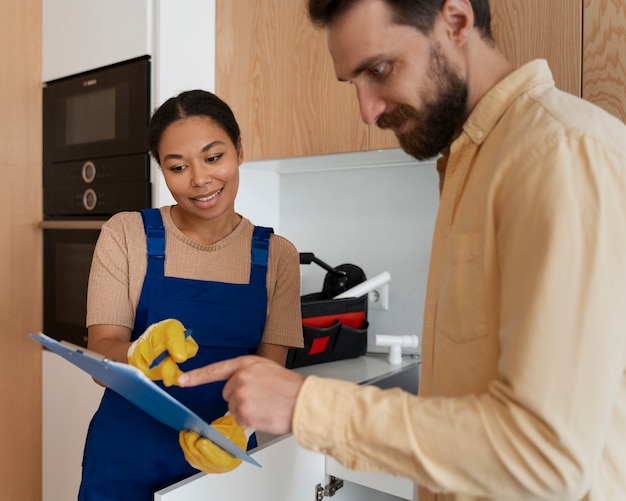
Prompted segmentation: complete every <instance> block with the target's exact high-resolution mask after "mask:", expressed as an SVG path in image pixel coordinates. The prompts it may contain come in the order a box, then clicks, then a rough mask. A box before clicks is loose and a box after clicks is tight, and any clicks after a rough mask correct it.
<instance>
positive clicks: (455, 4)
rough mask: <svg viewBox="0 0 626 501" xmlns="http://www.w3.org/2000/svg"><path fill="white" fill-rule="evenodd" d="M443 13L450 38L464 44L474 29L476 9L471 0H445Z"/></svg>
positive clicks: (454, 41)
mask: <svg viewBox="0 0 626 501" xmlns="http://www.w3.org/2000/svg"><path fill="white" fill-rule="evenodd" d="M441 15H442V17H443V20H444V22H445V25H446V30H447V33H448V36H449V37H450V40H452V41H453V43H454V44H455V45H463V44H464V43H465V42H466V41H467V39H468V38H469V36H470V34H471V32H472V30H473V29H474V9H473V8H472V4H471V3H470V0H445V1H444V3H443V7H442V8H441Z"/></svg>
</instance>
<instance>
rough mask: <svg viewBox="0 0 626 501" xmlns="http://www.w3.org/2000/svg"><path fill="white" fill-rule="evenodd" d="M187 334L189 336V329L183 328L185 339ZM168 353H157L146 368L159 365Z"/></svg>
mask: <svg viewBox="0 0 626 501" xmlns="http://www.w3.org/2000/svg"><path fill="white" fill-rule="evenodd" d="M189 336H191V329H185V339H186V338H188V337H189ZM168 355H169V353H168V351H167V350H165V351H162V352H161V353H159V355H158V356H157V357H156V358H155V359H154V360H153V361H152V363H151V364H150V367H148V369H150V370H152V369H154V368H155V367H156V366H157V365H159V364H160V363H161V362H163V360H165V359H166V358H167V356H168Z"/></svg>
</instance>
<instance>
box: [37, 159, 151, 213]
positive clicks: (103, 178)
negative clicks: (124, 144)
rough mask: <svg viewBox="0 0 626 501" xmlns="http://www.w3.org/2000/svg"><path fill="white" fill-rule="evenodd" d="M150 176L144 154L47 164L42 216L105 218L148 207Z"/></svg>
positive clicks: (149, 202) (148, 164)
mask: <svg viewBox="0 0 626 501" xmlns="http://www.w3.org/2000/svg"><path fill="white" fill-rule="evenodd" d="M149 179H150V158H149V156H148V154H147V153H143V154H138V155H128V156H119V157H110V158H99V159H95V160H86V161H75V162H67V163H57V164H49V165H46V166H45V167H44V172H43V211H44V219H48V220H49V219H72V218H75V217H76V218H80V219H82V218H84V217H88V218H92V219H106V218H107V217H109V216H111V215H112V214H115V213H116V212H120V211H127V210H141V209H144V208H146V207H150V206H151V191H152V189H151V184H150V182H149Z"/></svg>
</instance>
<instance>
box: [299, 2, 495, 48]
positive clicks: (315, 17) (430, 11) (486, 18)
mask: <svg viewBox="0 0 626 501" xmlns="http://www.w3.org/2000/svg"><path fill="white" fill-rule="evenodd" d="M359 1H360V0H309V18H310V19H311V22H312V23H313V24H314V25H316V26H317V27H319V28H325V27H327V26H328V25H329V24H330V23H331V22H332V20H333V19H334V18H335V16H337V15H339V14H341V13H343V12H345V11H346V10H348V9H349V8H350V7H352V6H353V5H355V4H357V3H359ZM383 1H384V2H385V3H386V4H387V5H388V6H389V8H390V9H391V11H392V12H393V20H394V22H396V23H398V24H404V25H409V26H413V27H415V28H417V29H418V30H419V31H421V32H422V33H424V34H428V33H430V31H431V30H432V28H433V26H434V24H435V20H436V18H437V15H438V14H439V12H441V7H442V6H443V4H444V0H383ZM470 3H471V4H472V9H473V10H474V26H475V27H476V28H477V29H478V30H479V31H480V32H481V35H482V37H483V38H485V39H487V40H489V41H493V35H492V33H491V11H490V10H489V1H488V0H470Z"/></svg>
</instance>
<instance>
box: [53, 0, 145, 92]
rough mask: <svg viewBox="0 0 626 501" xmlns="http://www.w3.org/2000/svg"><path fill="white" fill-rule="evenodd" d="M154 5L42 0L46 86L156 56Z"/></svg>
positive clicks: (105, 0) (100, 0) (111, 0)
mask: <svg viewBox="0 0 626 501" xmlns="http://www.w3.org/2000/svg"><path fill="white" fill-rule="evenodd" d="M152 3H153V2H152V0H132V1H128V0H95V1H94V0H90V1H85V0H43V3H42V7H43V25H42V44H43V46H42V62H43V66H42V77H43V81H44V82H47V81H50V80H55V79H57V78H62V77H66V76H69V75H73V74H75V73H81V72H83V71H88V70H92V69H94V68H99V67H101V66H106V65H109V64H113V63H117V62H119V61H125V60H127V59H132V58H134V57H138V56H143V55H146V54H151V53H152V40H151V37H152V32H151V30H150V24H151V21H152V14H153V12H152Z"/></svg>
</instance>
